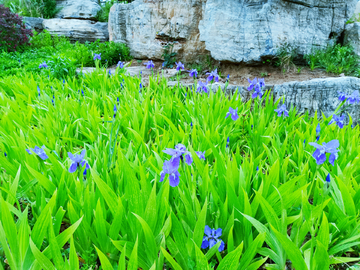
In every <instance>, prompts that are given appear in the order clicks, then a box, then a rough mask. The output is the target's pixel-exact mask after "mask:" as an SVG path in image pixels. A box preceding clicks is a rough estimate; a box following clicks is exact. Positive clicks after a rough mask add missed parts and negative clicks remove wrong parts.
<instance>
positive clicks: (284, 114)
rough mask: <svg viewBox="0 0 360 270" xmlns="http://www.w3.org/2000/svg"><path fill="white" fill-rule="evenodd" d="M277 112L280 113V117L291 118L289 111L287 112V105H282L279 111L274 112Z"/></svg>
mask: <svg viewBox="0 0 360 270" xmlns="http://www.w3.org/2000/svg"><path fill="white" fill-rule="evenodd" d="M274 111H275V112H277V113H278V116H279V117H280V116H281V115H282V114H283V116H284V117H288V116H289V111H288V110H286V105H285V104H283V105H281V106H280V107H279V108H278V109H276V110H274Z"/></svg>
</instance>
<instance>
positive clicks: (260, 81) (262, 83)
mask: <svg viewBox="0 0 360 270" xmlns="http://www.w3.org/2000/svg"><path fill="white" fill-rule="evenodd" d="M258 83H259V86H260V88H261V89H262V88H264V87H265V79H264V78H261V79H259V81H258Z"/></svg>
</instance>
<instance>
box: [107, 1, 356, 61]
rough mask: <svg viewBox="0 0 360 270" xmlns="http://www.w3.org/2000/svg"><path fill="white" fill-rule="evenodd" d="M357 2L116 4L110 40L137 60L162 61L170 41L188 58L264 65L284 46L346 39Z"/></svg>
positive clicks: (306, 48) (303, 48)
mask: <svg viewBox="0 0 360 270" xmlns="http://www.w3.org/2000/svg"><path fill="white" fill-rule="evenodd" d="M356 3H357V0H162V1H148V0H135V1H134V2H132V3H130V4H115V5H114V6H113V7H112V9H111V11H110V17H109V34H110V40H113V41H115V42H124V43H126V44H127V45H128V46H129V47H130V50H131V53H132V55H133V56H134V57H136V58H151V59H161V58H162V57H161V55H162V53H163V46H164V45H165V44H166V42H167V41H176V42H177V44H176V45H175V47H174V49H175V51H176V52H178V53H179V54H180V55H179V57H181V58H183V59H184V60H193V59H194V57H199V55H202V54H204V53H206V51H208V52H210V54H211V56H212V57H213V58H214V59H215V60H219V61H230V62H235V63H250V64H251V63H259V62H260V61H262V60H263V59H265V58H272V57H273V56H275V55H276V54H277V52H278V51H279V50H281V49H282V48H288V49H293V50H296V51H297V53H298V54H299V55H303V54H306V53H308V52H310V51H311V49H312V48H313V47H316V48H319V47H325V46H326V45H327V44H328V43H329V42H330V41H331V39H332V38H335V39H336V38H339V37H341V35H342V33H343V31H344V29H345V23H346V21H347V20H348V19H349V18H350V17H351V16H352V14H353V13H354V10H355V6H356Z"/></svg>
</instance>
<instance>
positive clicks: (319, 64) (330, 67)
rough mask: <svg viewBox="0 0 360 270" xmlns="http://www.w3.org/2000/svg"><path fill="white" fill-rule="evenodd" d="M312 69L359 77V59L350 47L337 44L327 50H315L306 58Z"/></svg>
mask: <svg viewBox="0 0 360 270" xmlns="http://www.w3.org/2000/svg"><path fill="white" fill-rule="evenodd" d="M305 59H306V60H307V62H308V64H309V66H310V69H311V70H314V69H315V68H322V69H325V70H326V72H329V73H334V74H341V73H344V74H345V75H356V76H359V75H360V73H359V60H360V59H359V57H358V56H356V55H355V54H354V52H353V48H352V47H351V46H349V45H344V46H342V45H341V44H335V45H332V46H330V45H329V46H328V47H327V48H326V49H317V50H313V52H312V53H310V54H308V55H306V56H305Z"/></svg>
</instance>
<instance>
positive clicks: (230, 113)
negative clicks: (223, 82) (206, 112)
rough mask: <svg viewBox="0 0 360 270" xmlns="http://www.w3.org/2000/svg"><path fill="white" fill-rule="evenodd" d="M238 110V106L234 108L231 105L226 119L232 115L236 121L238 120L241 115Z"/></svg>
mask: <svg viewBox="0 0 360 270" xmlns="http://www.w3.org/2000/svg"><path fill="white" fill-rule="evenodd" d="M237 111H238V108H236V109H233V108H231V107H230V108H229V111H228V113H227V114H226V116H225V119H226V118H228V117H229V116H230V115H231V119H232V120H234V121H236V120H238V119H239V115H238V112H237Z"/></svg>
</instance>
